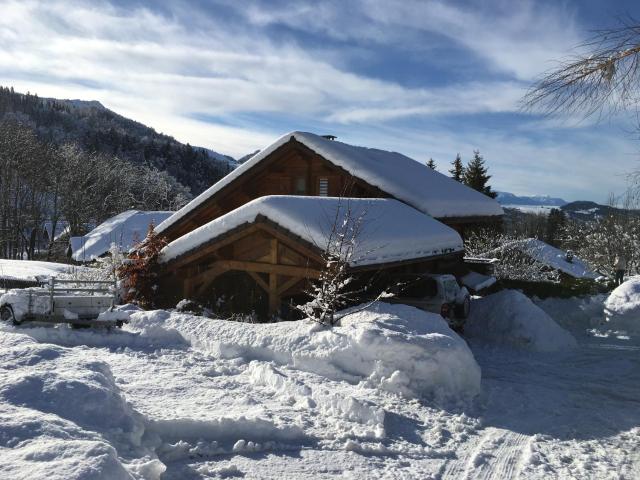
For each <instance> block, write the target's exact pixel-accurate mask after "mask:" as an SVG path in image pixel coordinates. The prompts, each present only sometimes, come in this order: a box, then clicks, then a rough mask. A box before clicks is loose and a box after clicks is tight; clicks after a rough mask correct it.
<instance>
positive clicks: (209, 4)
mask: <svg viewBox="0 0 640 480" xmlns="http://www.w3.org/2000/svg"><path fill="white" fill-rule="evenodd" d="M0 6H1V7H2V15H1V16H0V84H3V85H7V86H9V85H11V86H13V87H14V88H15V89H16V90H18V91H23V92H26V91H30V92H36V93H38V94H39V95H40V96H50V97H57V98H80V99H85V100H99V101H100V102H102V103H103V104H104V105H105V106H107V107H109V108H111V109H113V110H115V111H116V112H118V113H120V114H122V115H125V116H127V117H130V118H133V119H135V120H138V121H141V122H143V123H145V124H147V125H150V126H152V127H154V128H156V129H157V130H158V131H161V132H164V133H167V134H170V135H173V136H174V137H176V138H177V139H178V140H180V141H183V142H189V143H191V144H193V145H200V146H205V147H208V148H212V149H214V150H217V151H219V152H222V153H227V154H230V155H233V156H236V157H237V156H242V155H244V154H246V153H248V152H251V151H253V150H255V149H258V148H262V147H264V146H266V145H267V144H269V143H270V142H271V141H272V140H274V139H275V138H277V137H278V136H280V135H281V134H283V133H286V132H288V131H291V130H307V131H312V132H316V133H331V134H334V135H337V136H338V137H339V139H340V140H343V141H346V142H349V143H354V144H359V145H366V146H371V147H378V148H384V149H390V150H395V151H399V152H402V153H405V154H407V155H409V156H411V157H413V158H415V159H416V160H420V161H426V160H428V159H429V158H430V157H432V158H433V159H434V160H435V161H436V163H437V164H438V166H439V169H440V170H441V171H446V170H447V169H448V168H449V163H450V162H451V161H452V160H453V158H455V155H456V153H457V152H460V153H461V155H462V157H463V159H464V160H468V159H469V158H470V157H471V155H472V153H473V150H474V149H479V150H480V152H481V153H482V154H483V155H484V157H485V159H486V161H487V164H488V166H489V169H490V173H491V174H492V175H493V178H492V185H493V187H494V189H497V190H505V191H511V192H514V193H518V194H549V195H553V196H562V197H564V198H566V199H567V200H575V199H592V200H596V201H601V202H603V201H605V200H606V199H607V197H608V195H609V194H610V193H612V192H613V193H616V194H620V193H622V192H623V191H624V190H625V189H626V187H627V175H628V173H629V172H631V171H633V170H634V169H638V168H640V164H639V163H638V159H639V158H640V156H639V154H640V148H639V147H640V144H639V143H638V140H637V139H636V135H635V133H633V124H632V123H631V119H630V118H626V117H625V115H620V116H618V117H616V118H613V119H609V120H607V121H605V122H599V123H597V122H595V121H594V120H592V119H587V120H583V119H579V118H542V117H539V116H535V115H532V114H524V113H522V112H521V111H520V105H519V101H520V99H521V98H522V96H523V94H524V92H525V91H526V89H527V88H528V87H529V86H530V85H531V83H532V81H533V80H534V79H535V78H537V77H538V76H539V75H540V74H541V73H542V72H544V71H545V70H548V69H549V68H552V67H553V66H554V61H555V60H559V59H562V58H565V57H566V56H567V55H569V54H570V53H571V52H572V51H575V50H573V49H574V48H575V47H576V46H577V45H578V44H580V43H581V42H582V41H583V40H585V39H586V38H588V37H589V35H590V32H592V31H593V30H595V29H598V28H603V27H607V26H612V25H615V22H616V16H617V15H625V14H630V15H635V16H636V17H637V18H640V6H638V5H637V4H636V2H623V1H619V2H612V1H599V2H597V1H594V0H591V1H579V0H576V1H565V2H562V1H535V2H534V1H506V0H505V1H483V2H451V1H444V0H442V1H427V0H423V1H415V0H398V1H393V0H387V1H382V0H375V1H374V0H353V1H324V2H315V1H295V2H290V1H283V0H278V1H258V0H246V1H234V0H200V1H187V0H175V1H164V2H155V1H142V0H141V1H124V0H112V1H110V2H109V1H83V0H64V1H58V0H46V1H45V0H41V1H38V0H21V1H13V0H0Z"/></svg>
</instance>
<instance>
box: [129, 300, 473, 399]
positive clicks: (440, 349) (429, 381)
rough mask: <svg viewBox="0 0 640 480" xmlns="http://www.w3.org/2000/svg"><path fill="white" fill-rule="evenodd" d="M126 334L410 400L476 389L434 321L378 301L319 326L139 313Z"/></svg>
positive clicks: (456, 341)
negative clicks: (181, 342)
mask: <svg viewBox="0 0 640 480" xmlns="http://www.w3.org/2000/svg"><path fill="white" fill-rule="evenodd" d="M130 328H132V329H137V330H139V331H141V332H142V333H143V334H144V335H146V336H151V337H153V336H157V337H159V338H175V335H176V334H179V335H181V336H182V337H184V338H185V339H186V340H187V341H189V342H190V343H191V344H192V345H193V346H194V347H195V348H198V349H202V350H206V351H207V352H209V353H211V354H213V355H215V356H218V357H220V358H227V359H229V358H242V359H243V360H244V361H250V360H261V361H271V362H274V363H275V364H279V365H287V366H289V367H291V368H295V369H298V370H303V371H307V372H311V373H315V374H317V375H322V376H324V377H326V378H329V379H331V380H336V381H346V382H349V383H351V384H359V383H362V384H363V385H365V386H368V387H375V388H381V389H384V390H388V391H391V392H396V393H400V394H402V395H405V396H408V397H427V398H435V399H437V400H460V399H467V398H470V397H473V396H475V395H476V394H477V393H478V392H479V391H480V368H479V367H478V365H477V363H476V361H475V359H474V357H473V354H472V353H471V351H470V350H469V348H468V347H467V344H466V343H465V342H464V340H462V339H461V338H460V337H459V336H458V335H457V334H456V333H455V332H453V331H452V330H451V329H449V327H448V325H447V323H446V322H445V321H444V320H443V319H442V317H440V316H439V315H435V314H432V313H427V312H424V311H421V310H418V309H416V308H413V307H409V306H406V305H389V304H386V303H375V304H373V305H371V306H369V307H367V308H366V309H364V310H362V311H357V309H356V310H355V313H352V314H350V315H346V316H344V317H343V318H342V320H341V322H340V325H337V326H334V327H331V328H330V327H324V326H322V325H319V324H316V323H314V322H311V321H297V322H281V323H277V324H262V325H260V324H246V323H238V322H230V321H226V320H211V319H207V318H202V317H194V316H191V315H185V314H178V313H173V314H171V315H168V314H167V312H164V311H155V312H137V313H134V314H132V316H131V324H130Z"/></svg>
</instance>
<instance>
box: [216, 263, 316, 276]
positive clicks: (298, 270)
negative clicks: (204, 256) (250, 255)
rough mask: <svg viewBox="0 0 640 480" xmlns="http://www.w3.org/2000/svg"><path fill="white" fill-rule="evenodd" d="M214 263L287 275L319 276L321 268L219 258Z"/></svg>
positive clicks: (242, 269)
mask: <svg viewBox="0 0 640 480" xmlns="http://www.w3.org/2000/svg"><path fill="white" fill-rule="evenodd" d="M214 265H221V266H222V265H223V266H225V267H226V268H227V269H228V270H240V271H245V272H260V273H276V274H278V275H285V276H287V277H303V278H318V277H319V276H320V270H316V269H314V268H309V267H297V266H293V265H274V264H272V263H262V262H247V261H243V260H218V261H217V262H215V263H214Z"/></svg>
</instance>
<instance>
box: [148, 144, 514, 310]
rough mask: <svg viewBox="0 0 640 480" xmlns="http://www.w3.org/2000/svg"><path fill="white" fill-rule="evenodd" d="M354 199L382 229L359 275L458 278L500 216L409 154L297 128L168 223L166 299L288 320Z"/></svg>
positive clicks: (373, 235)
mask: <svg viewBox="0 0 640 480" xmlns="http://www.w3.org/2000/svg"><path fill="white" fill-rule="evenodd" d="M322 197H327V198H322ZM337 197H341V200H339V199H338V198H337ZM346 199H348V201H349V202H350V203H351V204H357V205H359V206H360V207H362V208H364V207H363V206H364V205H366V209H367V216H368V217H371V218H372V219H375V222H373V223H378V224H379V225H377V227H376V228H375V229H374V230H372V232H370V233H369V234H367V241H368V242H373V243H374V244H373V245H371V247H372V250H373V251H377V250H382V251H383V252H384V253H383V254H380V255H377V256H375V257H374V258H370V259H368V260H367V261H364V262H363V261H359V262H355V263H354V264H353V265H351V268H352V269H353V270H354V271H359V272H372V271H378V272H379V271H381V270H384V271H388V272H393V271H396V270H398V269H404V270H407V269H409V270H411V269H413V270H417V271H437V270H442V271H447V270H448V271H451V269H453V268H456V265H459V264H460V263H461V259H462V249H463V247H462V239H461V237H460V234H462V233H463V232H464V230H465V228H467V227H468V226H471V225H474V226H475V225H478V224H482V225H486V224H495V223H496V222H500V221H501V215H502V209H501V208H500V206H499V205H498V204H497V202H495V200H493V199H491V198H489V197H486V196H484V195H482V194H480V193H478V192H476V191H474V190H472V189H469V188H467V187H466V186H464V185H462V184H460V183H458V182H455V181H453V180H451V179H449V178H448V177H445V176H444V175H441V174H439V173H437V172H435V171H433V170H431V169H429V168H428V167H426V166H424V165H421V164H419V163H418V162H416V161H414V160H412V159H410V158H408V157H405V156H403V155H401V154H398V153H393V152H385V151H382V150H375V149H368V148H363V147H355V146H351V145H347V144H344V143H341V142H336V141H334V140H330V139H327V138H324V137H320V136H317V135H313V134H309V133H302V132H294V133H291V134H288V135H285V136H283V137H282V138H280V139H279V140H277V141H276V142H275V143H274V144H272V145H271V146H269V147H267V148H266V149H265V150H263V151H262V152H260V153H258V154H257V155H255V156H254V157H252V158H251V159H249V160H248V161H247V162H245V163H244V164H242V165H241V166H240V167H238V168H237V169H236V170H234V171H233V172H231V173H230V174H229V175H227V176H226V177H225V178H223V179H222V180H220V181H219V182H218V183H216V184H215V185H213V186H212V187H211V188H210V189H208V190H207V191H205V192H203V193H202V194H201V195H200V196H198V197H197V198H195V199H194V200H193V201H192V202H190V203H189V204H188V205H186V206H185V207H184V208H182V209H181V210H179V211H178V212H176V213H175V214H174V215H172V216H171V217H169V218H168V219H167V220H165V221H164V222H162V223H161V224H160V225H158V227H157V229H156V230H157V232H159V233H160V234H161V235H163V236H165V237H166V238H167V240H168V241H169V245H168V246H167V247H166V249H165V251H163V257H162V265H163V268H164V270H163V273H162V277H161V289H162V293H163V296H164V298H165V300H166V302H167V304H169V305H170V304H172V303H173V304H175V301H177V300H180V299H181V298H194V299H199V300H201V301H204V302H213V301H216V300H219V299H225V301H226V302H231V303H233V301H234V299H236V300H237V302H238V304H237V305H235V306H234V310H236V311H237V310H241V308H240V307H242V306H247V305H248V306H249V307H251V308H252V309H255V310H257V311H261V312H262V313H265V312H268V313H270V314H273V313H276V312H277V311H280V313H282V310H283V308H284V306H285V304H286V300H287V299H290V298H295V296H296V295H299V294H300V292H301V291H302V290H303V288H304V286H305V283H306V282H307V281H308V280H310V279H314V278H317V277H318V276H319V274H320V271H321V269H322V267H323V260H322V256H321V255H322V251H323V249H324V246H326V238H325V237H323V235H322V231H325V232H326V231H327V229H329V228H330V226H329V225H327V224H326V221H327V219H328V218H334V219H335V215H334V216H333V217H332V215H333V214H332V213H331V212H335V211H338V210H339V209H340V202H341V201H344V200H346ZM374 199H378V200H374ZM336 202H338V203H336ZM436 219H437V220H436ZM323 222H324V225H322V223H323ZM363 275H364V273H363ZM364 276H366V275H364Z"/></svg>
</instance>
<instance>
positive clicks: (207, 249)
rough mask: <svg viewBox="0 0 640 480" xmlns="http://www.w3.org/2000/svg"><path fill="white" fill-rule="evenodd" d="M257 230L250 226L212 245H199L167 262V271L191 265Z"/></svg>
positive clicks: (255, 226)
mask: <svg viewBox="0 0 640 480" xmlns="http://www.w3.org/2000/svg"><path fill="white" fill-rule="evenodd" d="M240 227H242V226H240ZM257 230H258V226H257V225H255V224H250V225H248V226H246V228H240V229H239V230H238V231H236V232H233V233H231V234H228V235H226V236H223V238H220V239H219V240H217V241H214V242H213V243H212V244H209V245H207V244H204V245H200V246H199V247H197V248H194V250H191V251H189V252H187V253H185V254H184V255H182V256H180V257H178V258H177V259H175V260H171V261H169V262H167V267H166V268H167V270H168V271H171V270H176V269H178V268H180V267H182V266H183V265H186V264H189V263H192V262H194V261H195V260H197V259H199V258H202V257H204V256H206V255H210V254H212V253H213V252H215V251H217V250H219V249H220V248H222V247H224V246H226V245H229V244H230V243H233V242H235V241H237V240H238V239H240V238H242V237H244V236H245V235H249V234H251V233H253V232H255V231H257Z"/></svg>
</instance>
